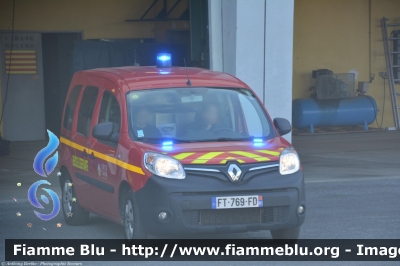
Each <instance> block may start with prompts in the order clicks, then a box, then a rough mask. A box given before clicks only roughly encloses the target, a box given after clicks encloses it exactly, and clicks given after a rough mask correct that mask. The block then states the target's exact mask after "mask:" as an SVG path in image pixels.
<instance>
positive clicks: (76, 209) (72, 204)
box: [62, 174, 89, 225]
mask: <svg viewBox="0 0 400 266" xmlns="http://www.w3.org/2000/svg"><path fill="white" fill-rule="evenodd" d="M64 175H66V177H65V178H64V182H62V210H63V215H64V220H65V222H66V223H67V224H69V225H82V224H86V223H87V222H88V220H89V212H88V211H86V210H85V209H83V208H82V207H81V206H79V203H78V198H77V197H76V193H75V188H74V186H73V183H72V181H71V177H70V176H69V175H68V174H64Z"/></svg>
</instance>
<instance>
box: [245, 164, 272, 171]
mask: <svg viewBox="0 0 400 266" xmlns="http://www.w3.org/2000/svg"><path fill="white" fill-rule="evenodd" d="M278 166H279V163H276V164H269V165H263V166H258V167H253V168H250V169H249V171H254V170H260V169H266V168H272V167H278Z"/></svg>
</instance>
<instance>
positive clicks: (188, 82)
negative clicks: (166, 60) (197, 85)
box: [183, 58, 192, 86]
mask: <svg viewBox="0 0 400 266" xmlns="http://www.w3.org/2000/svg"><path fill="white" fill-rule="evenodd" d="M183 62H184V63H185V69H186V76H187V78H188V81H187V82H186V84H187V85H188V86H192V82H191V81H190V78H189V74H188V70H187V66H186V60H185V58H183Z"/></svg>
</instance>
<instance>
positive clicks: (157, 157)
mask: <svg viewBox="0 0 400 266" xmlns="http://www.w3.org/2000/svg"><path fill="white" fill-rule="evenodd" d="M144 166H145V167H146V168H147V170H149V171H150V172H152V173H153V174H155V175H158V176H161V177H165V178H173V179H185V177H186V174H185V170H183V166H182V164H181V163H180V162H179V161H178V160H175V159H174V158H171V157H169V156H166V155H162V154H159V153H154V152H146V153H145V154H144Z"/></svg>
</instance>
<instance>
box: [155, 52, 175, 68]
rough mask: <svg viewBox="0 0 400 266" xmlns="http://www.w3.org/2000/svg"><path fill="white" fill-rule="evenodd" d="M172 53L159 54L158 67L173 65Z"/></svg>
mask: <svg viewBox="0 0 400 266" xmlns="http://www.w3.org/2000/svg"><path fill="white" fill-rule="evenodd" d="M171 65H172V64H171V54H167V53H159V54H157V67H171Z"/></svg>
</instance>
